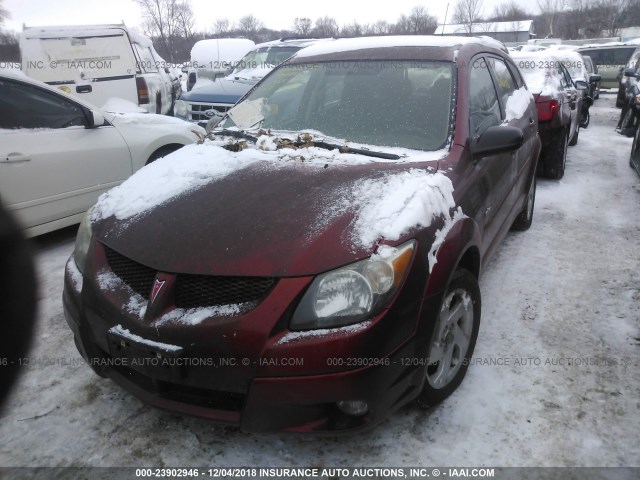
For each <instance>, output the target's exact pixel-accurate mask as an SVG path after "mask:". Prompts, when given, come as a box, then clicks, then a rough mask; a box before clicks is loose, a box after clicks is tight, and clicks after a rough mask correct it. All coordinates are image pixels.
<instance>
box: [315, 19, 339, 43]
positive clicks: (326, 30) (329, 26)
mask: <svg viewBox="0 0 640 480" xmlns="http://www.w3.org/2000/svg"><path fill="white" fill-rule="evenodd" d="M339 33H340V28H339V27H338V22H336V19H335V18H333V17H329V16H326V17H322V18H318V19H317V20H316V25H315V28H314V34H315V35H317V36H318V37H320V38H330V37H337V36H338V34H339Z"/></svg>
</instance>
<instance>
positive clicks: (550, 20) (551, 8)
mask: <svg viewBox="0 0 640 480" xmlns="http://www.w3.org/2000/svg"><path fill="white" fill-rule="evenodd" d="M563 5H564V1H563V0H538V7H539V8H540V13H541V14H542V16H543V17H544V18H545V20H546V22H545V23H546V24H547V26H548V27H549V35H548V36H549V37H553V36H554V33H553V27H554V25H555V23H556V19H557V17H558V13H559V12H560V10H562V7H563Z"/></svg>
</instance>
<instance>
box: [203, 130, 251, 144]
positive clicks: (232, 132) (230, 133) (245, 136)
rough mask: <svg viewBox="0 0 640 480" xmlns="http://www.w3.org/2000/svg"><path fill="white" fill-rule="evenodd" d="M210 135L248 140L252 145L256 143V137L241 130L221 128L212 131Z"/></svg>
mask: <svg viewBox="0 0 640 480" xmlns="http://www.w3.org/2000/svg"><path fill="white" fill-rule="evenodd" d="M212 133H213V134H214V135H227V136H229V137H234V138H243V139H244V140H249V141H250V142H253V143H255V142H257V141H258V138H257V137H254V136H253V135H251V134H249V133H245V132H244V131H243V130H228V129H226V128H223V129H222V130H213V131H212Z"/></svg>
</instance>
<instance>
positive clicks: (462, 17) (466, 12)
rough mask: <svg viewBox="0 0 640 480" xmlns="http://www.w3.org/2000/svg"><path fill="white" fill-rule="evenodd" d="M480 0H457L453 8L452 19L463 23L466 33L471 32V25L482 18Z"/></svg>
mask: <svg viewBox="0 0 640 480" xmlns="http://www.w3.org/2000/svg"><path fill="white" fill-rule="evenodd" d="M481 11H482V0H458V2H457V3H456V5H455V7H454V10H453V21H454V22H457V23H461V24H463V25H464V29H465V31H466V32H467V35H472V34H473V25H474V24H476V23H479V22H480V21H481V20H482V16H481V15H480V12H481Z"/></svg>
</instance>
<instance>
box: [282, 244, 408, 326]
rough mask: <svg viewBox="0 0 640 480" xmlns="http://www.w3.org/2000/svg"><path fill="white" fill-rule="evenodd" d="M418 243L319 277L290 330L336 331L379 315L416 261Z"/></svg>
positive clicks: (384, 249) (390, 249) (384, 250)
mask: <svg viewBox="0 0 640 480" xmlns="http://www.w3.org/2000/svg"><path fill="white" fill-rule="evenodd" d="M415 246H416V242H415V240H411V241H409V242H407V243H404V244H402V245H400V246H398V247H389V246H386V245H383V246H381V247H380V248H379V249H378V252H377V253H376V254H375V255H372V256H371V257H369V258H367V259H366V260H361V261H359V262H356V263H352V264H351V265H347V266H345V267H340V268H338V269H336V270H332V271H330V272H326V273H323V274H321V275H318V276H317V277H316V278H315V279H314V280H313V282H312V283H311V286H310V287H309V289H308V290H307V291H306V292H305V294H304V296H303V297H302V300H300V303H299V305H298V307H297V308H296V311H295V312H294V314H293V318H292V319H291V323H290V325H289V328H291V330H312V329H320V328H333V327H342V326H345V325H351V324H354V323H358V322H362V321H364V320H367V319H368V318H371V317H372V316H374V315H376V314H377V313H378V312H380V310H382V308H384V307H385V306H386V305H387V304H388V302H389V301H390V300H391V298H393V296H394V295H395V293H396V292H397V291H398V288H399V287H400V285H401V284H402V281H403V280H404V278H405V276H406V274H407V272H408V271H409V265H410V264H411V259H412V258H413V252H414V250H415Z"/></svg>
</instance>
